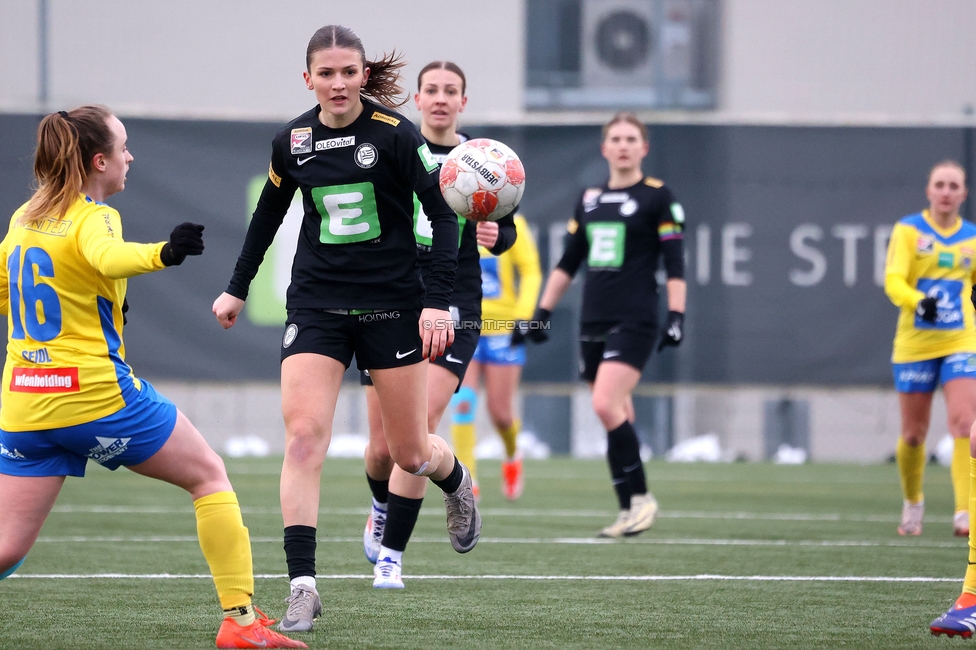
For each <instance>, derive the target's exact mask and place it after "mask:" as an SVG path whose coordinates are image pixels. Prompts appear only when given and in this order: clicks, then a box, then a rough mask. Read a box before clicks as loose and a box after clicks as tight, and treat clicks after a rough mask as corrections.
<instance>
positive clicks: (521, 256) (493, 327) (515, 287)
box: [478, 215, 542, 336]
mask: <svg viewBox="0 0 976 650" xmlns="http://www.w3.org/2000/svg"><path fill="white" fill-rule="evenodd" d="M515 231H516V232H517V233H518V236H517V238H516V239H515V244H514V245H513V246H512V248H510V249H509V250H507V251H506V252H504V253H502V254H501V255H499V256H497V257H496V256H494V255H492V254H491V253H490V252H489V251H488V249H487V248H484V247H483V246H480V247H479V248H478V251H479V252H480V253H481V293H482V299H481V318H482V329H481V334H482V335H483V336H487V335H491V334H510V333H511V330H510V329H509V328H506V327H504V326H503V325H502V324H501V323H503V322H508V321H515V320H529V319H530V318H532V313H533V311H535V302H536V300H537V299H538V298H539V288H540V287H541V286H542V269H541V268H539V251H538V249H537V248H536V245H535V240H534V239H533V238H532V233H531V231H530V230H529V224H528V223H527V222H526V221H525V218H524V217H523V216H522V215H516V216H515Z"/></svg>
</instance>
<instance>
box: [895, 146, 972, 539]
mask: <svg viewBox="0 0 976 650" xmlns="http://www.w3.org/2000/svg"><path fill="white" fill-rule="evenodd" d="M925 193H926V196H927V198H928V200H929V208H928V209H927V210H923V211H922V212H919V213H917V214H913V215H909V216H907V217H905V218H903V219H902V220H901V221H899V222H898V223H897V224H896V225H895V228H894V231H893V232H892V235H891V242H890V243H889V245H888V260H887V266H886V268H885V292H886V293H887V294H888V297H889V298H891V301H892V302H893V303H895V305H897V306H898V307H901V313H900V315H899V317H898V329H897V331H896V333H895V342H894V351H893V352H892V355H891V362H892V366H893V371H894V380H895V390H896V391H897V392H898V403H899V409H900V412H901V435H900V437H899V439H898V445H897V448H896V452H895V457H896V459H897V461H898V471H899V473H900V474H901V485H902V492H903V496H904V505H903V508H902V517H901V525H900V526H899V527H898V534H900V535H920V534H921V533H922V516H923V513H924V509H925V500H924V497H923V493H922V481H923V476H924V472H925V461H926V453H925V437H926V435H927V433H928V429H929V419H930V414H931V411H932V397H933V394H934V392H935V389H936V387H937V386H939V385H941V386H942V390H943V391H944V393H945V401H946V408H947V410H948V414H949V417H948V425H949V432H950V433H951V435H952V437H953V439H954V442H955V448H954V450H953V455H952V485H953V491H954V493H955V516H954V517H953V527H954V530H955V534H956V535H958V536H966V535H968V534H969V518H970V517H969V493H970V487H969V481H970V479H969V473H970V472H969V465H970V461H969V458H970V451H969V430H970V427H971V426H972V424H973V421H974V419H976V330H974V317H973V310H972V309H970V308H969V304H968V302H967V298H968V296H969V294H970V292H971V290H972V286H973V279H974V278H976V268H974V267H976V225H973V224H972V223H969V222H967V221H964V220H963V219H962V217H960V216H959V206H960V205H961V204H962V202H963V201H964V200H965V199H966V187H965V172H964V171H963V169H962V168H961V167H960V166H959V164H958V163H955V162H952V161H945V162H941V163H939V164H937V165H936V166H935V167H933V168H932V170H931V172H930V173H929V181H928V185H927V187H926V190H925Z"/></svg>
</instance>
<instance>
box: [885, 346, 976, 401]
mask: <svg viewBox="0 0 976 650" xmlns="http://www.w3.org/2000/svg"><path fill="white" fill-rule="evenodd" d="M891 368H892V371H893V374H894V376H895V390H897V391H898V392H899V393H932V392H934V391H935V388H936V386H941V385H942V384H945V383H946V382H947V381H952V380H953V379H976V354H974V353H972V352H960V353H959V354H950V355H949V356H947V357H938V358H937V359H928V360H926V361H913V362H912V363H893V364H891Z"/></svg>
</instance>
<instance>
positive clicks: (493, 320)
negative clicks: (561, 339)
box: [451, 215, 542, 501]
mask: <svg viewBox="0 0 976 650" xmlns="http://www.w3.org/2000/svg"><path fill="white" fill-rule="evenodd" d="M515 228H516V230H517V232H518V239H516V241H515V245H514V246H513V247H512V249H511V250H510V251H508V252H507V253H504V254H503V255H500V256H498V257H495V256H494V255H493V254H492V252H491V251H489V250H488V249H486V248H483V247H482V248H481V249H480V252H481V291H482V293H483V294H484V297H483V298H482V300H481V317H482V328H481V338H480V339H479V340H478V348H477V349H476V350H475V353H474V359H473V360H472V361H471V365H470V367H469V368H468V373H467V374H466V375H465V377H464V385H463V386H462V387H461V390H459V391H458V393H457V394H456V395H455V396H454V399H453V400H451V405H452V406H453V407H454V412H453V418H452V423H451V438H452V439H453V441H454V453H456V454H457V457H458V458H460V459H461V462H462V463H464V464H465V465H466V466H467V467H468V469H470V470H471V476H472V477H473V478H474V484H475V494H477V493H478V489H477V486H478V467H477V461H476V460H475V456H474V448H475V443H476V441H477V435H476V433H475V412H476V408H477V404H478V381H479V378H481V377H483V378H484V382H485V397H486V398H487V405H488V415H489V417H491V422H492V424H493V425H494V426H495V430H496V431H497V432H498V435H500V436H501V438H502V441H503V442H504V444H505V459H504V460H503V461H502V494H504V495H505V498H506V499H509V500H512V501H514V500H515V499H518V498H519V497H520V496H522V489H523V487H524V480H523V477H522V458H521V456H519V454H518V447H517V445H516V441H517V439H518V434H519V428H520V427H521V422H519V420H518V419H517V418H516V417H515V393H516V391H517V390H518V385H519V379H520V378H521V376H522V366H524V365H525V342H524V337H523V330H522V329H520V328H519V327H517V326H516V327H515V328H514V330H513V329H512V327H511V325H509V324H510V323H513V322H516V323H521V322H524V321H527V320H529V319H530V318H531V317H532V311H533V309H534V308H535V303H536V301H537V300H538V299H539V287H540V286H541V285H542V269H541V268H539V251H538V249H537V248H536V245H535V240H534V239H533V237H532V233H531V232H530V231H529V224H528V223H526V221H525V218H524V217H522V216H521V215H518V216H516V217H515Z"/></svg>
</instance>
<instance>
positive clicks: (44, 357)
mask: <svg viewBox="0 0 976 650" xmlns="http://www.w3.org/2000/svg"><path fill="white" fill-rule="evenodd" d="M20 356H21V357H22V358H23V359H24V361H29V362H30V363H51V353H50V352H48V350H47V348H40V349H38V350H24V351H22V352H21V353H20Z"/></svg>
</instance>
